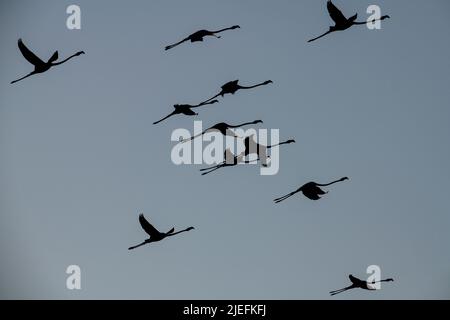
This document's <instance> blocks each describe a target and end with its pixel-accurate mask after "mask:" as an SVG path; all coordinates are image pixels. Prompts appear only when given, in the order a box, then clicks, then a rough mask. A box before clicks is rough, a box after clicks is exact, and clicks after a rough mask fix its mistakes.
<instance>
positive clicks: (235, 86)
mask: <svg viewBox="0 0 450 320" xmlns="http://www.w3.org/2000/svg"><path fill="white" fill-rule="evenodd" d="M238 82H239V80H233V81H229V82H227V83H225V84H224V85H223V86H222V87H221V91H220V92H219V93H218V94H216V95H215V96H214V97H212V98H210V99H208V100H206V101H210V100H212V99H215V98H217V97H218V96H221V97H223V96H224V95H226V94H235V93H236V91H238V90H241V89H253V88H256V87H259V86H265V85H268V84H269V83H273V81H272V80H267V81H264V82H262V83H258V84H255V85H253V86H241V85H240V84H239V83H238Z"/></svg>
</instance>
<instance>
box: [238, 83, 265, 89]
mask: <svg viewBox="0 0 450 320" xmlns="http://www.w3.org/2000/svg"><path fill="white" fill-rule="evenodd" d="M266 84H267V83H266V82H261V83H258V84H255V85H254V86H248V87H247V86H241V85H238V88H239V89H253V88H256V87H259V86H265V85H266Z"/></svg>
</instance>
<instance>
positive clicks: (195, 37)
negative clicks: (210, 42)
mask: <svg viewBox="0 0 450 320" xmlns="http://www.w3.org/2000/svg"><path fill="white" fill-rule="evenodd" d="M238 28H240V26H238V25H235V26H232V27H229V28H224V29H220V30H216V31H209V30H205V29H202V30H199V31H196V32H194V33H193V34H191V35H189V36H188V37H186V38H184V39H183V40H181V41H179V42H177V43H175V44H172V45H170V46H167V47H166V48H165V50H169V49H172V48H174V47H176V46H178V45H180V44H182V43H183V42H186V41H190V42H202V41H203V38H204V37H207V36H211V37H216V38H220V36H218V35H217V34H216V33H220V32H223V31H226V30H234V29H238Z"/></svg>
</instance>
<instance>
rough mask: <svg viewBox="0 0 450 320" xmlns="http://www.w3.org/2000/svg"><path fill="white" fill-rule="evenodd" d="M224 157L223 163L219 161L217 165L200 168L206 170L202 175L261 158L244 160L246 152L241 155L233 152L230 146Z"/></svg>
mask: <svg viewBox="0 0 450 320" xmlns="http://www.w3.org/2000/svg"><path fill="white" fill-rule="evenodd" d="M223 158H224V160H223V162H221V163H219V164H217V165H215V166H212V167H209V168H203V169H200V171H204V172H203V173H202V176H204V175H205V174H208V173H211V172H213V171H216V170H218V169H220V168H224V167H234V166H236V165H238V164H240V163H254V162H256V161H258V160H259V159H257V160H256V161H255V160H250V161H249V160H244V154H243V153H241V154H239V155H234V154H233V152H231V150H230V149H229V148H227V149H226V150H225V152H224V153H223Z"/></svg>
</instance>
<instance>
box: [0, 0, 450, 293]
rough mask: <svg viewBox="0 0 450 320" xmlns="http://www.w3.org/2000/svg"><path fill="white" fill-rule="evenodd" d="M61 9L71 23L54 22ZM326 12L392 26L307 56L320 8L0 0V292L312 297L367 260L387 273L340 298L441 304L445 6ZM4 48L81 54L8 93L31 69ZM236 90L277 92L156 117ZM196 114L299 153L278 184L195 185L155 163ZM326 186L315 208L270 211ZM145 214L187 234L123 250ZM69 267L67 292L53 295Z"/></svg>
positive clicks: (309, 204)
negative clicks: (307, 189)
mask: <svg viewBox="0 0 450 320" xmlns="http://www.w3.org/2000/svg"><path fill="white" fill-rule="evenodd" d="M74 3H76V4H78V5H80V7H81V10H82V30H80V31H70V30H68V29H67V28H66V25H65V20H66V17H67V15H66V13H65V11H66V7H67V6H68V5H70V4H74ZM335 3H336V5H337V6H339V7H340V8H341V9H342V10H343V11H344V13H345V14H347V15H352V14H353V13H355V12H358V13H359V16H360V19H364V18H365V17H366V14H365V11H366V8H367V6H368V5H370V4H378V5H380V7H381V9H382V13H383V14H389V15H390V16H391V18H392V19H390V20H386V21H385V22H383V24H382V30H378V31H370V30H368V29H366V28H365V27H355V28H352V29H350V30H348V31H346V32H342V33H337V34H333V35H330V36H328V37H326V38H323V39H321V40H319V41H317V42H314V43H312V44H307V43H306V41H307V40H308V39H309V38H311V37H313V36H316V35H318V34H320V33H322V32H323V31H325V30H327V28H328V26H329V25H330V23H331V21H330V18H329V17H328V14H327V12H326V6H325V4H326V1H325V0H323V1H317V0H305V1H294V0H290V1H289V0H282V1H268V0H265V1H256V0H248V1H238V0H233V1H206V0H190V1H180V0H177V1H162V0H160V1H159V0H158V1H144V0H140V1H138V0H134V1H118V0H116V1H100V0H98V1H83V0H79V1H76V2H74V1H49V0H48V1H47V0H41V1H31V0H28V1H22V0H20V1H2V2H1V5H0V12H1V19H0V26H1V28H0V35H1V39H2V45H1V47H0V57H1V59H0V69H1V71H2V72H1V74H0V92H1V95H0V155H1V156H0V197H1V198H0V213H1V215H0V253H1V256H2V259H1V260H2V262H1V269H0V297H1V298H58V299H78V298H86V299H93V298H102V299H108V298H125V299H128V298H137V299H166V298H168V299H170V298H175V299H205V298H208V299H231V298H234V299H244V298H245V299H327V298H329V295H328V291H330V290H333V289H338V288H341V287H343V286H346V285H347V284H348V278H347V275H348V274H349V273H353V274H354V275H356V276H360V277H364V275H365V270H366V268H367V266H368V265H371V264H377V265H379V266H380V267H381V269H382V277H393V278H395V280H396V281H395V282H394V283H389V284H387V285H386V286H384V287H383V289H382V290H381V291H379V292H364V291H358V290H354V291H353V292H347V293H345V294H341V295H339V296H337V298H341V299H347V298H349V299H416V298H424V299H430V298H438V299H442V298H446V299H448V298H450V254H449V253H448V251H449V250H448V243H449V242H450V234H449V231H448V230H449V225H450V215H449V205H448V201H447V200H448V199H447V197H448V194H449V183H450V170H449V167H448V164H449V163H450V145H449V143H448V137H449V136H450V112H449V106H450V93H449V90H448V84H449V83H450V81H449V80H450V72H449V71H450V63H449V56H450V40H449V37H448V34H449V31H450V22H449V20H448V12H449V9H450V4H449V3H448V2H447V1H444V0H440V1H439V0H434V1H419V0H410V1H406V0H397V1H382V0H377V1H366V0H360V1H357V0H347V1H343V0H335ZM234 24H239V25H240V26H241V29H239V30H235V31H229V32H226V33H223V34H222V38H221V39H214V38H211V39H208V40H207V41H205V42H204V43H196V44H190V43H186V44H183V45H181V46H179V47H177V48H175V49H173V50H170V51H167V52H166V51H164V50H163V48H164V46H165V45H168V44H171V43H173V42H176V41H177V40H179V39H181V38H182V37H184V36H186V35H188V34H189V33H191V32H193V31H196V30H198V29H202V28H209V29H217V28H222V27H227V26H231V25H234ZM18 38H23V40H24V42H25V43H26V44H27V45H28V46H29V47H30V48H31V49H32V50H34V52H36V54H38V55H40V56H41V57H42V58H48V57H50V55H51V54H52V53H53V51H54V50H59V54H60V57H66V56H68V55H71V54H72V53H74V52H76V51H79V50H84V51H85V52H86V55H84V56H81V57H78V58H75V59H74V60H72V61H70V62H68V63H66V64H64V65H62V66H60V67H57V68H54V69H52V70H50V71H49V72H47V73H45V74H42V75H37V76H34V77H33V78H29V79H26V80H24V81H23V82H19V83H17V84H16V85H10V84H9V82H10V81H11V80H14V79H16V78H17V77H19V76H22V75H24V74H26V73H28V72H30V71H31V70H32V67H31V65H29V64H28V63H27V62H26V61H25V60H24V58H23V57H22V56H21V54H20V52H19V50H18V48H17V39H18ZM233 79H240V80H241V81H242V83H244V84H252V83H256V82H260V81H264V80H266V79H272V80H273V81H274V84H273V85H270V86H266V87H262V88H259V89H255V90H254V91H246V92H239V93H237V94H236V95H234V96H227V97H225V98H224V99H223V100H222V101H221V102H220V104H217V105H214V106H211V107H210V108H207V107H205V108H204V109H203V110H200V115H199V116H197V117H181V116H179V117H173V118H171V119H169V120H167V121H165V122H162V123H161V124H160V125H158V126H153V125H152V122H154V121H155V120H158V119H160V118H161V117H162V116H164V115H165V114H167V113H168V112H171V108H172V105H173V104H175V103H198V102H200V101H201V100H202V99H204V98H208V97H210V96H211V95H212V94H214V93H215V92H216V91H217V90H218V88H219V87H220V85H222V84H223V83H225V82H227V81H229V80H233ZM194 119H195V120H203V121H204V123H205V126H206V125H211V124H214V123H216V122H221V121H226V122H230V123H240V122H245V121H252V120H255V119H262V120H264V125H263V126H262V127H263V128H277V129H280V135H281V138H282V139H284V138H291V137H295V139H296V141H297V143H296V144H294V145H289V146H286V147H285V148H282V149H281V155H280V157H281V164H280V172H279V173H278V175H276V176H260V175H259V170H258V169H257V167H255V166H250V167H246V166H240V167H237V168H232V169H231V168H227V169H224V170H221V171H217V172H216V173H214V174H210V175H207V176H204V177H202V176H201V175H200V173H199V171H198V169H200V168H201V166H178V167H177V166H175V165H173V164H172V162H171V161H170V151H171V148H172V146H173V143H171V142H170V134H171V132H172V130H174V129H176V128H188V129H192V126H193V120H194ZM341 176H349V177H350V181H347V182H345V183H342V184H338V185H335V186H333V187H330V188H328V190H329V191H330V193H329V194H327V195H326V196H325V197H324V199H322V200H320V201H317V202H314V201H311V200H308V199H306V198H305V197H303V196H300V195H299V196H296V197H292V198H290V199H289V200H287V201H285V202H282V203H281V204H278V205H275V204H274V203H273V202H272V200H273V199H274V198H276V197H278V196H281V195H283V194H285V193H287V192H289V191H291V190H294V189H296V188H297V187H298V186H300V185H302V184H303V183H305V182H308V181H310V180H314V181H317V182H328V181H330V180H334V179H335V178H340V177H341ZM140 212H144V213H145V215H146V216H147V217H148V218H149V219H150V220H151V221H152V222H153V223H154V224H155V226H156V227H158V228H160V229H161V230H168V229H170V228H171V227H172V226H174V227H175V228H176V229H181V228H185V227H188V226H191V225H193V226H195V227H196V230H194V231H191V232H189V233H184V234H181V235H179V236H177V237H174V238H170V239H168V240H165V241H162V242H160V243H155V244H152V245H147V246H144V247H142V248H139V249H137V250H135V251H132V252H130V251H128V250H127V248H128V247H129V246H130V245H133V244H136V243H138V242H140V241H142V240H144V239H145V237H146V235H145V233H144V232H143V231H142V230H141V228H140V226H139V224H138V220H137V218H138V214H139V213H140ZM70 264H77V265H79V266H80V267H81V270H82V290H80V291H69V290H67V289H66V287H65V281H66V274H65V269H66V267H67V266H68V265H70Z"/></svg>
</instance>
